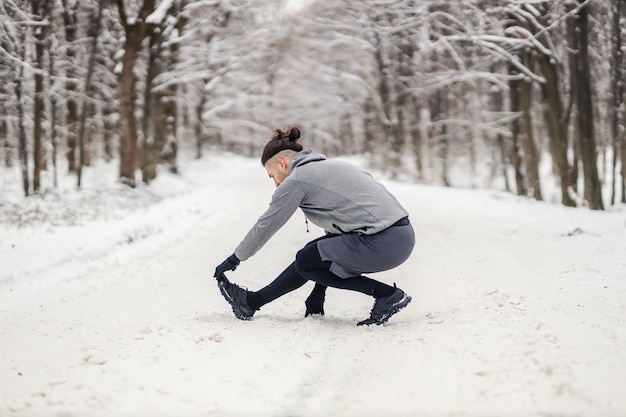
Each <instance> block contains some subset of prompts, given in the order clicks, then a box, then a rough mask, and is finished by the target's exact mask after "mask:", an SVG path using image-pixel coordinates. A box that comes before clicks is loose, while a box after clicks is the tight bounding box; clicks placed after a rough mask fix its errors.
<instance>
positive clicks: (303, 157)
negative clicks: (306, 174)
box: [289, 148, 326, 173]
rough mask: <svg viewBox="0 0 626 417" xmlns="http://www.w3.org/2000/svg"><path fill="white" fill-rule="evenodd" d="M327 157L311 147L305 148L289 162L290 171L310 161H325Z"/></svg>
mask: <svg viewBox="0 0 626 417" xmlns="http://www.w3.org/2000/svg"><path fill="white" fill-rule="evenodd" d="M325 159H326V157H325V156H324V155H322V154H320V153H317V152H315V151H314V150H313V149H311V148H307V149H303V150H301V151H300V152H298V153H297V154H295V155H294V157H293V158H292V159H291V163H290V164H289V173H291V172H292V171H293V170H294V169H296V168H297V167H299V166H302V165H305V164H308V163H309V162H316V161H324V160H325Z"/></svg>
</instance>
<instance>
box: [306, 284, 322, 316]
mask: <svg viewBox="0 0 626 417" xmlns="http://www.w3.org/2000/svg"><path fill="white" fill-rule="evenodd" d="M325 297H326V286H324V285H320V284H315V287H314V288H313V291H311V295H309V297H308V298H307V299H306V301H305V302H304V305H305V306H306V312H305V313H304V317H309V315H311V314H319V315H322V316H323V315H324V298H325Z"/></svg>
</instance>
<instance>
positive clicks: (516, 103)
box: [509, 68, 528, 196]
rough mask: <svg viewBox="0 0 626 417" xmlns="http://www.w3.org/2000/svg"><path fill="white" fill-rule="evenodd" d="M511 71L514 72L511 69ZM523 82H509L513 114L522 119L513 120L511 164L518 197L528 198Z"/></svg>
mask: <svg viewBox="0 0 626 417" xmlns="http://www.w3.org/2000/svg"><path fill="white" fill-rule="evenodd" d="M511 71H514V70H513V68H511ZM522 82H523V81H521V80H512V81H510V82H509V87H510V89H509V91H510V100H511V112H513V113H517V114H520V117H516V118H515V119H513V126H511V136H512V141H513V146H512V148H511V164H512V165H513V170H514V172H515V186H516V188H517V195H523V196H526V195H527V194H528V190H527V189H526V178H525V176H524V171H523V169H522V165H523V164H522V155H521V153H520V148H521V147H520V142H521V141H522V138H521V135H522V117H521V114H522V91H521V90H522Z"/></svg>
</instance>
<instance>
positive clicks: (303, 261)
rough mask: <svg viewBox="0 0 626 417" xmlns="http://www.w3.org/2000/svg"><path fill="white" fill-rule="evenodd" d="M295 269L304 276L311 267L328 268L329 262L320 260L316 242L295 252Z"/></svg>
mask: <svg viewBox="0 0 626 417" xmlns="http://www.w3.org/2000/svg"><path fill="white" fill-rule="evenodd" d="M295 266H296V270H297V271H298V273H299V274H300V275H303V276H306V274H307V272H308V271H311V270H313V269H328V268H329V267H330V262H324V261H322V257H321V256H320V253H319V250H318V249H317V242H315V243H312V244H309V245H306V246H305V247H304V248H302V249H300V250H299V251H298V253H296V262H295Z"/></svg>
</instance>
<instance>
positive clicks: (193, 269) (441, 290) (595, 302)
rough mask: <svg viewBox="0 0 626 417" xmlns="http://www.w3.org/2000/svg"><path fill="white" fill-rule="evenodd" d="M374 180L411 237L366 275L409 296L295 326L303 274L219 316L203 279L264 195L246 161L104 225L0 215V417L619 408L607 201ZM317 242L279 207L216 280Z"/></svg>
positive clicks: (620, 319)
mask: <svg viewBox="0 0 626 417" xmlns="http://www.w3.org/2000/svg"><path fill="white" fill-rule="evenodd" d="M386 185H387V186H388V187H389V188H390V189H391V190H392V191H393V192H394V193H395V194H396V195H397V196H398V198H399V200H400V201H401V202H402V203H403V204H404V205H405V206H406V207H407V209H408V210H409V212H410V213H411V219H412V222H413V225H414V227H415V230H416V235H417V246H416V250H415V252H414V254H413V256H412V257H411V258H410V260H409V261H408V262H407V263H405V264H404V265H402V266H401V267H399V268H397V269H395V270H393V271H389V272H386V273H382V274H377V275H376V277H377V278H378V279H381V280H384V281H386V282H389V283H391V282H397V284H398V286H400V287H402V288H403V289H404V290H405V291H407V293H409V294H410V295H412V296H413V302H412V303H411V304H410V305H409V306H408V307H407V308H406V309H405V310H403V311H402V312H401V313H399V314H398V315H396V316H394V317H393V318H392V319H391V320H390V322H389V323H388V325H386V326H381V327H370V328H362V327H356V326H355V324H356V322H357V321H359V320H361V319H363V318H365V317H367V316H368V313H369V309H370V308H371V303H372V300H371V299H368V298H367V297H364V296H363V295H361V294H356V293H350V292H343V291H338V290H334V291H333V290H332V289H331V290H329V291H328V294H327V301H326V306H325V310H326V314H327V315H326V316H325V317H323V318H307V319H305V318H304V299H305V298H306V296H307V295H308V292H309V289H310V288H311V286H310V285H307V286H305V287H304V288H302V289H300V290H298V291H296V292H294V293H291V294H289V295H287V296H285V297H283V298H281V299H279V300H277V301H275V302H274V303H272V304H269V305H267V306H265V307H264V308H263V309H262V310H261V311H259V312H258V313H257V315H255V318H254V320H252V321H250V322H243V321H239V320H237V319H235V318H234V316H233V315H232V313H231V311H230V308H229V306H228V305H227V304H226V302H225V301H224V300H223V299H222V298H221V295H220V294H219V291H218V290H217V287H216V285H215V281H214V279H213V278H212V273H213V269H214V268H215V265H216V264H217V263H219V262H221V261H222V260H223V259H224V258H225V257H226V256H228V255H230V254H231V253H232V251H233V249H234V247H235V246H236V245H237V244H238V243H239V241H240V240H241V238H242V237H243V235H244V234H245V232H246V231H247V230H248V228H249V227H250V226H251V225H252V224H253V222H254V221H255V220H256V218H257V217H258V216H259V215H260V214H261V213H262V212H263V210H264V209H265V207H266V205H267V202H268V201H269V198H270V195H271V193H272V191H273V184H272V182H271V180H269V179H268V178H267V176H266V175H265V173H264V171H263V169H262V168H261V167H260V165H259V164H258V161H256V160H248V159H244V158H239V157H234V156H230V155H225V156H222V157H221V158H218V157H212V158H208V159H206V160H203V161H197V162H194V163H192V164H189V165H188V166H187V167H186V168H185V169H184V170H183V176H182V178H175V177H169V176H167V175H163V176H162V178H160V179H159V180H157V182H156V183H155V184H153V186H152V187H153V189H157V190H160V189H163V190H176V192H172V195H171V196H167V191H163V192H161V193H160V194H159V195H160V196H161V197H162V198H159V199H155V200H154V201H150V202H149V203H148V202H146V203H145V204H141V202H138V203H137V204H135V205H133V207H132V209H128V210H127V211H126V212H123V213H122V214H119V213H118V214H117V215H115V216H111V217H110V218H105V217H103V216H102V215H98V216H96V217H95V218H93V219H89V218H82V220H80V221H77V222H76V223H77V224H76V225H73V226H51V225H49V224H46V223H35V224H33V225H26V226H24V227H20V228H17V227H15V226H12V225H7V224H2V221H1V220H0V265H1V266H0V335H1V336H0V337H1V339H0V364H1V365H0V386H1V388H2V389H1V390H0V416H1V417H5V416H65V417H69V416H85V415H89V416H134V415H136V416H139V415H141V416H144V415H151V416H173V415H175V416H233V417H234V416H237V417H240V416H255V417H258V416H276V417H282V416H285V417H286V416H299V417H305V416H311V417H314V416H321V415H333V416H338V417H339V416H359V417H367V416H381V415H385V416H524V417H530V416H545V415H550V416H581V417H582V416H584V417H591V416H597V417H612V416H615V417H617V416H624V415H626V397H625V396H624V386H625V385H626V256H624V254H626V214H625V213H624V211H623V210H622V211H614V212H609V213H596V212H590V211H588V210H585V209H568V208H565V207H561V206H556V205H550V204H545V203H538V202H533V201H529V200H526V199H520V198H517V197H515V196H512V195H509V194H504V193H497V192H488V191H476V190H452V189H442V188H437V187H426V186H419V185H411V184H400V183H393V182H386ZM121 192H123V191H120V189H118V188H114V189H112V191H111V193H110V195H108V196H107V195H105V196H101V195H99V198H98V199H97V201H94V199H82V200H80V201H81V204H83V205H86V206H87V207H86V208H83V209H81V210H80V213H89V212H90V211H98V208H97V207H95V205H98V207H99V209H100V210H102V205H106V204H115V203H116V202H119V200H118V199H119V198H120V194H119V193H121ZM140 192H141V190H140ZM75 193H76V192H74V191H72V192H68V194H67V196H66V197H65V198H70V197H72V196H75ZM163 196H165V197H163ZM72 198H74V197H72ZM90 202H91V203H90ZM89 204H93V205H94V207H89ZM58 207H62V204H61V205H59V206H58ZM59 210H61V209H59ZM57 217H61V216H57ZM319 234H320V231H319V230H316V229H315V228H313V227H311V233H306V226H305V224H304V217H303V215H302V214H301V213H296V214H295V215H294V217H293V218H292V219H291V220H290V222H289V223H288V224H287V225H286V226H285V227H284V228H283V229H282V230H281V231H279V233H278V234H277V235H276V236H275V237H274V238H273V239H272V240H271V241H270V242H269V243H268V244H267V245H266V246H265V248H264V249H263V250H262V251H261V252H259V254H257V255H256V256H255V257H253V258H252V259H250V260H248V261H246V262H244V263H242V265H241V266H240V267H239V268H238V269H237V270H236V271H235V272H232V273H231V274H230V275H229V278H231V279H232V280H233V281H235V282H237V283H239V284H241V285H244V286H247V287H249V288H251V289H257V288H259V287H261V286H263V285H264V284H266V283H267V282H268V281H269V280H270V279H272V278H273V277H274V276H275V275H276V274H278V273H279V272H280V271H281V269H282V268H283V267H284V266H286V265H287V264H288V263H289V262H291V260H292V258H293V256H294V254H295V252H296V251H297V250H298V249H299V248H300V247H301V246H303V245H304V244H305V243H306V242H307V241H309V240H312V239H313V238H315V237H317V236H318V235H319Z"/></svg>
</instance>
